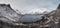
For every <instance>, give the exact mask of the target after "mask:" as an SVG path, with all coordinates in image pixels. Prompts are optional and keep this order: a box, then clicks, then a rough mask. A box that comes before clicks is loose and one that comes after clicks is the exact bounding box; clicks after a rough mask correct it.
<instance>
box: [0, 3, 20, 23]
mask: <svg viewBox="0 0 60 28" xmlns="http://www.w3.org/2000/svg"><path fill="white" fill-rule="evenodd" d="M19 18H20V15H18V14H17V13H16V12H15V11H14V10H13V9H12V8H11V7H10V5H9V4H0V20H2V21H5V22H9V21H10V22H12V21H14V22H18V21H19Z"/></svg>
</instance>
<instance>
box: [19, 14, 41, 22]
mask: <svg viewBox="0 0 60 28" xmlns="http://www.w3.org/2000/svg"><path fill="white" fill-rule="evenodd" d="M41 19H42V15H38V14H26V15H24V16H22V18H21V19H20V22H35V21H38V20H41Z"/></svg>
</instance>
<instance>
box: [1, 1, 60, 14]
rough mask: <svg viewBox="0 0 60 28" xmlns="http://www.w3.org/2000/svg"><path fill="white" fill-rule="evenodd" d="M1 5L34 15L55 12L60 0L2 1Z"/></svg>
mask: <svg viewBox="0 0 60 28" xmlns="http://www.w3.org/2000/svg"><path fill="white" fill-rule="evenodd" d="M0 3H1V4H2V3H5V4H10V5H11V7H12V8H13V9H15V10H16V9H17V10H19V12H21V13H33V12H43V11H49V10H54V9H56V8H57V6H58V4H59V3H60V0H0Z"/></svg>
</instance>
